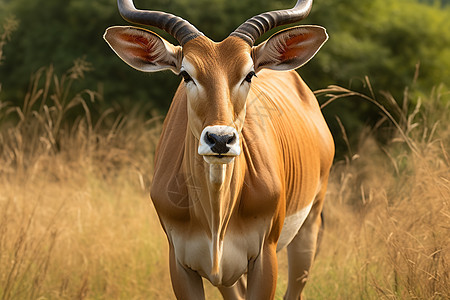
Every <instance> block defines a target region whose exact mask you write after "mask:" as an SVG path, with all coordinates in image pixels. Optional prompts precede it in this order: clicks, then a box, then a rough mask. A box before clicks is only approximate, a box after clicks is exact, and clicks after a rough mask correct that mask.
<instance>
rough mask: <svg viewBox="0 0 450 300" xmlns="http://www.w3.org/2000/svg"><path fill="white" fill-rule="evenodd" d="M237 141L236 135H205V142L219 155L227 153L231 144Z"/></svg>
mask: <svg viewBox="0 0 450 300" xmlns="http://www.w3.org/2000/svg"><path fill="white" fill-rule="evenodd" d="M234 141H236V136H235V134H234V133H233V134H223V135H222V134H221V135H219V134H214V133H209V132H207V133H206V134H205V142H206V144H208V145H209V146H210V147H211V151H213V152H215V153H217V154H223V153H227V152H228V150H230V147H228V145H229V144H233V143H234Z"/></svg>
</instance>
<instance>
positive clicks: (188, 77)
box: [180, 71, 192, 83]
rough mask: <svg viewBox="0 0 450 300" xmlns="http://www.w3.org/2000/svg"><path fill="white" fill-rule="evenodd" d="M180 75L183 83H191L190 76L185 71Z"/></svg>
mask: <svg viewBox="0 0 450 300" xmlns="http://www.w3.org/2000/svg"><path fill="white" fill-rule="evenodd" d="M180 75H181V76H183V79H184V82H186V83H188V82H189V81H192V77H191V75H189V74H188V73H187V72H186V71H182V72H181V73H180Z"/></svg>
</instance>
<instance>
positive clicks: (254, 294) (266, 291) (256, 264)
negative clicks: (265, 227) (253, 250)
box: [247, 244, 278, 300]
mask: <svg viewBox="0 0 450 300" xmlns="http://www.w3.org/2000/svg"><path fill="white" fill-rule="evenodd" d="M276 249H277V246H276V244H268V245H263V249H262V250H261V254H260V255H259V256H258V258H256V259H255V261H253V262H251V263H250V264H249V268H248V282H247V299H248V300H257V299H273V298H274V296H275V289H276V285H277V272H278V261H277V253H276Z"/></svg>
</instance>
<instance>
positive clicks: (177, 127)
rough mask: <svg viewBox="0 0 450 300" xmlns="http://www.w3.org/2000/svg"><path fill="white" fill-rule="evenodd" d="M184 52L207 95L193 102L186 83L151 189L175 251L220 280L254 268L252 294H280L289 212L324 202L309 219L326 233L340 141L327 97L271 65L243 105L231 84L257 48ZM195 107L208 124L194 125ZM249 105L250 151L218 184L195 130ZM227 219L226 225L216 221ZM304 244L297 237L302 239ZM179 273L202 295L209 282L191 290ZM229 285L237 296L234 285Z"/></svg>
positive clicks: (234, 43)
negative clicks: (320, 98) (329, 119)
mask: <svg viewBox="0 0 450 300" xmlns="http://www.w3.org/2000/svg"><path fill="white" fill-rule="evenodd" d="M183 51H184V55H185V58H186V59H188V60H189V61H190V62H191V63H192V64H194V65H195V68H196V72H197V77H196V80H197V81H198V83H199V84H201V85H202V86H203V87H204V89H205V94H204V95H203V96H204V97H200V98H198V99H188V96H187V95H186V88H185V87H184V84H183V83H182V84H181V85H180V87H179V88H178V91H177V93H176V95H175V97H174V99H173V102H172V106H171V108H170V110H169V113H168V115H167V118H166V121H165V123H164V129H163V132H162V136H161V140H160V144H159V146H158V149H157V153H156V160H155V176H154V181H153V184H152V189H151V196H152V200H153V202H154V204H155V207H156V209H157V211H158V214H159V217H160V220H161V224H162V226H163V228H164V230H165V231H166V233H167V236H168V239H169V243H170V245H171V248H173V249H174V251H172V253H173V255H174V256H175V258H172V261H173V263H174V264H176V265H177V266H178V267H177V268H182V269H186V270H191V271H190V272H192V271H194V274H198V276H203V277H206V278H207V279H209V280H210V281H211V282H212V283H213V284H215V285H217V286H232V285H233V284H234V283H235V282H236V281H237V280H238V279H239V278H240V277H241V276H242V275H243V274H245V273H246V272H248V289H247V297H249V298H248V299H271V298H273V295H274V291H275V282H276V269H277V268H276V256H275V251H276V244H277V241H278V238H279V236H280V234H281V231H282V226H283V221H284V219H285V216H286V215H288V216H289V215H292V214H295V213H296V212H297V211H299V210H301V209H303V208H305V207H306V206H308V205H309V204H310V203H311V202H312V201H315V203H314V205H313V209H312V214H311V215H314V218H313V219H314V221H308V220H309V219H311V217H309V218H308V219H307V221H306V222H305V224H308V226H309V227H311V226H313V227H311V230H312V232H313V233H314V234H313V235H315V232H316V231H317V225H318V224H319V223H318V222H319V221H318V218H317V216H318V215H320V210H321V207H322V202H323V196H324V191H325V188H326V183H327V179H328V172H329V168H330V166H331V162H332V159H333V154H334V151H333V141H332V137H331V135H330V133H329V131H328V128H327V126H326V124H325V121H324V119H323V117H322V114H321V112H320V109H319V107H318V104H317V100H316V99H315V97H314V95H313V93H312V92H311V91H310V90H309V88H308V87H307V86H306V85H305V83H304V82H303V81H302V80H301V79H300V77H299V76H298V75H297V74H296V73H295V72H292V71H291V72H275V71H264V70H263V71H261V72H260V73H259V74H258V77H257V78H254V80H253V83H252V85H251V89H250V91H249V93H248V96H247V97H246V98H245V99H244V101H243V103H240V101H241V102H242V99H233V97H232V91H231V90H232V88H233V86H235V85H236V84H239V83H240V81H241V80H242V78H243V77H245V74H244V73H245V72H247V70H243V69H242V66H243V65H245V64H246V62H248V59H249V53H250V49H249V47H248V46H247V45H246V44H245V43H243V42H241V41H240V40H239V39H237V38H229V39H227V40H225V41H224V42H222V43H221V44H215V43H213V42H211V41H209V40H206V38H197V39H195V40H193V41H192V42H190V43H188V44H187V45H186V46H185V47H184V49H183ZM229 57H233V59H232V60H230V59H229ZM191 105H194V106H195V108H194V109H193V110H194V111H195V118H200V119H201V122H195V123H194V124H190V122H191V116H190V115H189V113H188V111H189V106H191ZM243 106H244V107H243ZM230 108H231V109H230ZM245 108H246V116H245V122H244V123H243V127H242V128H241V130H240V131H241V137H240V138H241V147H242V154H241V155H240V156H238V157H236V159H235V160H234V161H233V162H232V163H230V164H228V165H226V171H225V179H224V182H223V185H221V186H220V187H216V186H214V185H213V184H211V183H210V181H209V172H210V170H209V166H208V164H207V163H206V162H205V161H204V160H203V159H202V157H201V156H200V155H198V154H197V153H196V149H197V147H198V140H197V139H196V137H195V135H194V134H193V132H195V131H199V130H201V129H202V126H208V125H229V124H230V122H231V123H233V122H234V120H233V118H234V117H235V116H236V114H237V113H238V112H236V110H239V109H245ZM191 126H200V128H191ZM219 212H220V216H219V215H217V214H218V213H219ZM217 218H220V221H219V222H218V223H215V219H217ZM319 219H320V218H319ZM310 223H311V224H312V225H310ZM215 236H217V237H218V239H217V240H216V241H218V242H219V243H223V246H222V247H223V249H222V250H221V261H218V260H217V259H218V258H217V256H213V257H214V259H211V253H210V251H211V250H210V249H212V248H214V245H212V244H213V240H215V239H214V237H215ZM299 240H300V241H301V238H296V239H294V241H295V242H296V243H297V244H299V242H298V241H299ZM300 244H301V243H300ZM300 246H303V247H306V248H308V249H310V248H311V247H312V248H314V247H315V244H312V245H311V241H309V245H300ZM216 248H218V246H217V247H216ZM216 253H217V251H216ZM311 261H312V257H310V256H308V258H306V261H305V262H304V263H302V264H300V265H301V266H302V272H303V270H304V271H308V270H309V265H310V264H311ZM172 269H173V268H172ZM182 273H184V271H183V272H182ZM178 276H179V274H178V272H172V280H173V286H174V290H175V292H176V295H177V296H178V297H180V298H181V299H190V298H191V297H190V295H191V294H189V293H190V292H188V291H190V290H192V289H195V292H192V293H193V294H196V293H200V294H201V292H200V291H201V290H202V287H200V286H196V287H194V286H189V287H187V286H186V284H185V282H183V281H182V280H181V278H179V277H178ZM193 276H194V275H193ZM293 276H294V275H293ZM294 281H295V280H294ZM236 288H237V287H236ZM241 288H242V287H241ZM221 289H222V290H223V291H224V294H227V292H226V291H225V290H226V288H221ZM231 289H234V288H231ZM297 290H298V289H297ZM300 290H301V289H300ZM232 294H235V293H232ZM192 299H193V298H192Z"/></svg>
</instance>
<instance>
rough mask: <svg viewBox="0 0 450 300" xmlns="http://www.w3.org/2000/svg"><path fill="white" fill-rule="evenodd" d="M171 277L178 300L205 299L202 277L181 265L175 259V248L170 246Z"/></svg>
mask: <svg viewBox="0 0 450 300" xmlns="http://www.w3.org/2000/svg"><path fill="white" fill-rule="evenodd" d="M169 256H170V257H169V260H170V277H171V279H172V287H173V291H174V292H175V296H176V297H177V299H178V300H201V299H205V291H204V290H203V282H202V277H201V276H200V275H198V273H197V272H194V271H192V270H190V269H187V268H185V267H184V266H183V265H181V264H180V263H179V262H178V260H177V259H176V257H175V251H174V249H173V246H172V245H170V253H169Z"/></svg>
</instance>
